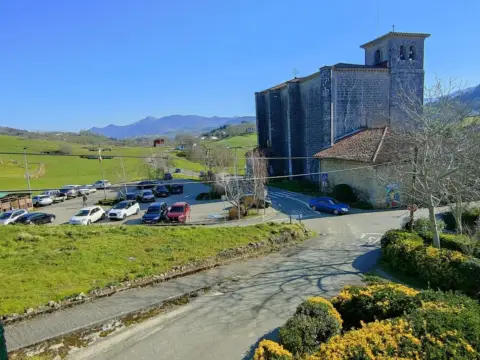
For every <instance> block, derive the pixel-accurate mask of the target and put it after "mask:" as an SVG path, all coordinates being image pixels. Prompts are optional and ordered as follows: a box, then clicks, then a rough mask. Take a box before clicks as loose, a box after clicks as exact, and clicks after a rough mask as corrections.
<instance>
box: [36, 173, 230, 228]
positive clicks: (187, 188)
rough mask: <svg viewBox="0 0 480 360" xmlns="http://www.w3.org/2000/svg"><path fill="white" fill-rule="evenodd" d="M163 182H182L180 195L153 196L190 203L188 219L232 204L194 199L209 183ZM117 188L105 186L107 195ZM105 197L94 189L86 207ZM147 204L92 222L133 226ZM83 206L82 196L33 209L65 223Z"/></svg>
mask: <svg viewBox="0 0 480 360" xmlns="http://www.w3.org/2000/svg"><path fill="white" fill-rule="evenodd" d="M163 183H164V184H168V183H175V184H178V183H184V191H183V194H178V195H170V196H169V197H166V198H156V201H157V202H162V201H164V202H166V203H167V205H168V206H171V205H172V204H173V203H175V202H178V201H185V202H187V203H188V204H190V205H191V218H190V221H191V222H202V221H206V220H207V219H208V215H212V214H221V213H225V210H224V209H226V208H228V207H230V206H231V205H230V204H229V203H228V202H223V201H221V200H217V201H215V200H214V201H197V200H195V197H196V196H197V195H198V194H199V193H201V192H207V191H209V190H210V188H209V187H208V186H205V185H203V184H201V183H192V182H191V181H189V180H178V179H177V180H173V181H164V182H163ZM117 191H118V188H110V189H106V191H105V192H106V196H107V198H115V197H116V196H117ZM127 191H129V192H130V191H132V192H133V191H137V189H136V186H135V185H130V186H128V187H127ZM104 197H105V193H104V191H103V190H102V189H100V190H97V191H96V192H95V193H93V194H90V195H88V200H87V206H92V205H95V204H96V203H97V202H98V201H99V200H101V199H103V198H104ZM149 205H150V203H140V209H141V210H142V211H141V212H140V213H139V214H138V215H133V216H129V217H127V218H126V219H125V220H123V221H110V220H108V219H106V220H100V221H98V222H96V223H95V224H111V225H121V224H127V225H135V224H141V220H140V219H141V217H142V215H143V213H144V211H145V210H146V209H147V208H148V206H149ZM82 207H83V200H82V197H81V196H80V197H77V198H74V199H70V200H66V201H64V202H62V203H56V204H53V205H49V206H45V207H39V208H36V209H35V210H34V211H39V212H45V213H48V214H53V215H55V217H56V219H55V221H54V222H53V224H54V225H59V224H65V223H68V221H69V219H70V218H71V217H72V216H73V215H75V213H76V212H77V211H78V210H80V209H81V208H82ZM101 207H102V208H103V209H104V210H105V211H108V210H110V209H111V207H110V206H101Z"/></svg>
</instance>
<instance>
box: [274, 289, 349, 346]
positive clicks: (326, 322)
mask: <svg viewBox="0 0 480 360" xmlns="http://www.w3.org/2000/svg"><path fill="white" fill-rule="evenodd" d="M341 328H342V319H341V317H340V315H339V314H338V312H337V311H336V310H335V309H334V307H333V306H332V304H331V303H330V302H329V301H328V300H325V299H323V298H310V299H308V300H307V301H305V302H303V303H302V304H300V305H299V306H298V308H297V310H296V312H295V315H294V316H293V317H292V318H290V319H289V320H288V321H287V323H286V324H285V325H284V326H282V327H281V328H280V339H281V344H282V345H283V346H284V347H285V348H286V349H287V350H289V351H291V352H292V353H293V354H297V355H298V354H308V353H312V352H313V351H315V350H316V349H317V348H318V346H319V345H320V344H321V343H323V342H325V341H327V340H328V339H330V338H331V337H332V336H335V335H338V334H340V332H341Z"/></svg>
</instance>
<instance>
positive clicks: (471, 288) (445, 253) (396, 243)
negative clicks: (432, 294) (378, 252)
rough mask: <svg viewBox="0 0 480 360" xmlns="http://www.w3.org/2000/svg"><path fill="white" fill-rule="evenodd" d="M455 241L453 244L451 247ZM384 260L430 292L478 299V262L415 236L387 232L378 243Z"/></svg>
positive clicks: (406, 233) (392, 231)
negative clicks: (449, 291)
mask: <svg viewBox="0 0 480 360" xmlns="http://www.w3.org/2000/svg"><path fill="white" fill-rule="evenodd" d="M454 243H455V241H454V240H452V245H451V247H454V245H453V244H454ZM381 245H382V255H383V258H384V259H385V260H386V261H387V262H388V263H389V264H390V266H392V268H394V269H395V270H399V271H401V272H403V273H405V274H407V275H410V276H415V277H417V278H419V279H421V280H423V281H424V282H425V283H428V284H429V285H430V286H431V287H432V288H439V289H443V290H460V291H462V292H464V293H465V294H468V295H470V296H472V297H475V298H479V297H480V276H479V275H480V259H477V258H475V257H472V256H468V255H465V254H462V253H461V252H459V251H454V250H449V249H436V248H433V247H432V246H429V244H428V241H427V243H426V242H425V240H424V239H422V238H421V237H420V236H419V235H418V234H416V233H410V232H406V231H402V230H390V231H388V232H386V233H385V235H384V236H383V237H382V240H381Z"/></svg>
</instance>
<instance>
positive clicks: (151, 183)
mask: <svg viewBox="0 0 480 360" xmlns="http://www.w3.org/2000/svg"><path fill="white" fill-rule="evenodd" d="M157 185H158V181H155V180H145V181H140V182H139V183H138V184H137V189H140V190H144V189H153V188H154V187H155V186H157Z"/></svg>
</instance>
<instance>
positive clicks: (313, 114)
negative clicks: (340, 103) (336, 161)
mask: <svg viewBox="0 0 480 360" xmlns="http://www.w3.org/2000/svg"><path fill="white" fill-rule="evenodd" d="M330 74H331V71H330V68H324V69H322V70H321V71H320V72H319V73H318V75H317V76H315V77H313V78H312V79H309V80H307V81H305V82H302V83H300V96H301V99H302V100H301V101H302V113H303V117H304V119H305V120H304V121H305V137H304V139H305V140H304V147H305V156H309V157H312V156H313V155H315V154H316V153H317V152H319V151H321V150H323V149H325V148H327V147H329V146H331V117H330V101H331V79H330ZM318 165H319V164H318V161H317V160H316V159H313V158H310V159H305V160H304V162H303V168H304V171H305V173H318ZM309 178H310V179H311V180H313V181H318V174H315V175H310V176H309Z"/></svg>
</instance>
